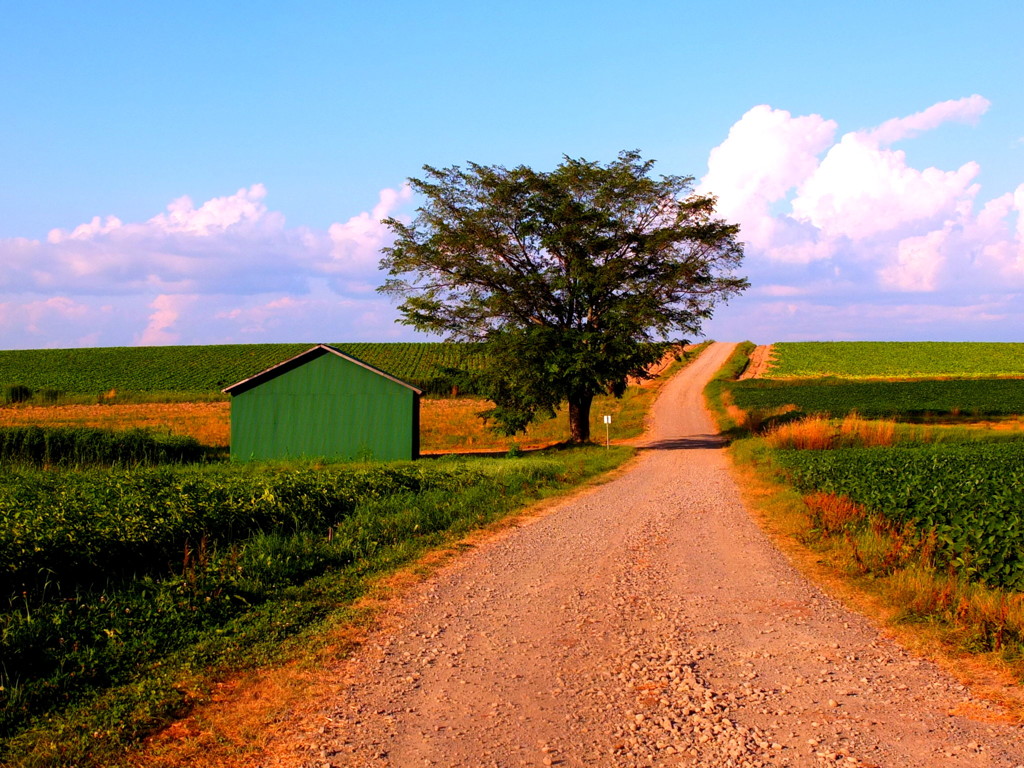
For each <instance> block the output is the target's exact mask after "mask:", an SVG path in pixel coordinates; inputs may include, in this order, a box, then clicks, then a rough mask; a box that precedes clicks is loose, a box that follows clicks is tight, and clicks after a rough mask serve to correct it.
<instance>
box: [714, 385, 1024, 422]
mask: <svg viewBox="0 0 1024 768" xmlns="http://www.w3.org/2000/svg"><path fill="white" fill-rule="evenodd" d="M729 391H730V392H731V393H732V399H733V402H734V403H735V404H736V406H737V407H739V408H742V409H744V410H747V411H752V410H755V409H756V410H761V411H773V410H779V409H783V408H786V407H787V406H792V407H793V408H795V411H794V413H793V414H790V416H789V417H790V418H793V417H794V416H796V415H799V414H806V415H812V414H828V415H830V416H833V417H836V418H839V417H843V416H847V415H848V414H850V413H853V412H856V413H857V414H858V415H860V416H863V417H869V418H893V419H897V420H901V421H919V420H927V419H930V418H934V417H958V418H973V419H982V418H991V417H1003V416H1011V415H1015V414H1024V378H1021V379H921V380H918V381H863V380H848V379H818V380H814V379H810V380H807V379H801V380H792V381H787V380H767V381H766V380H762V379H747V380H746V381H737V382H732V383H730V384H729ZM790 410H792V409H790Z"/></svg>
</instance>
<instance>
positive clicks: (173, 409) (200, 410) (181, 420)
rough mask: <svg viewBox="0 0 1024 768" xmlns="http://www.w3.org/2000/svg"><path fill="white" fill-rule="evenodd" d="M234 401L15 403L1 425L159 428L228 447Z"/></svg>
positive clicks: (0, 411)
mask: <svg viewBox="0 0 1024 768" xmlns="http://www.w3.org/2000/svg"><path fill="white" fill-rule="evenodd" d="M230 405H231V404H230V403H227V402H212V403H115V404H111V405H98V404H94V405H53V406H14V407H7V408H0V426H5V427H21V426H39V427H100V428H103V429H136V428H145V429H158V430H167V431H168V432H172V433H174V434H177V435H188V436H190V437H194V438H195V439H196V440H198V441H199V442H201V443H202V444H203V445H209V446H212V447H215V448H227V446H228V442H229V439H230V435H231V420H230Z"/></svg>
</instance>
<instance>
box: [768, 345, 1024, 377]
mask: <svg viewBox="0 0 1024 768" xmlns="http://www.w3.org/2000/svg"><path fill="white" fill-rule="evenodd" d="M773 354H774V364H773V365H772V367H771V369H770V370H769V371H768V372H767V373H766V374H765V375H764V378H773V379H777V378H811V377H819V376H836V377H840V378H932V377H985V376H1021V377H1024V344H1011V343H985V342H881V341H813V342H793V343H790V342H786V343H778V344H775V345H774V346H773Z"/></svg>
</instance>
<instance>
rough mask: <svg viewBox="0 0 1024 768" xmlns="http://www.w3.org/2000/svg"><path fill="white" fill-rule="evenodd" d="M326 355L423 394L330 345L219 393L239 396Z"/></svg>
mask: <svg viewBox="0 0 1024 768" xmlns="http://www.w3.org/2000/svg"><path fill="white" fill-rule="evenodd" d="M327 354H330V355H337V356H338V357H340V358H343V359H345V360H348V361H349V362H350V363H355V364H356V365H358V366H360V367H362V368H365V369H366V370H368V371H372V372H373V373H376V374H377V375H378V376H383V377H384V378H385V379H390V380H391V381H393V382H395V383H396V384H401V385H402V386H403V387H406V388H407V389H411V390H412V391H413V392H415V393H416V394H417V395H422V394H423V390H421V389H417V388H416V387H414V386H413V385H412V384H409V383H408V382H405V381H402V380H401V379H396V378H395V377H394V376H392V375H391V374H390V373H385V372H384V371H382V370H381V369H380V368H375V367H374V366H372V365H370V364H369V363H364V362H363V361H362V360H360V359H359V358H357V357H352V355H346V354H345V353H344V352H342V351H341V350H340V349H336V348H335V347H332V346H331V345H330V344H317V345H316V346H315V347H310V348H309V349H307V350H306V351H305V352H300V353H299V354H297V355H295V357H289V358H288V359H287V360H285V361H284V362H281V363H278V364H277V365H272V366H271V367H269V368H267V369H266V370H265V371H260V372H259V373H257V374H255V375H254V376H250V377H249V378H247V379H242V380H241V381H239V382H236V383H235V384H232V385H231V386H229V387H224V389H222V390H221V392H224V393H225V394H228V395H240V394H242V393H243V392H246V391H248V390H250V389H252V388H253V387H258V386H259V385H260V384H262V383H263V382H265V381H269V380H270V379H273V378H275V377H277V376H280V375H281V374H282V373H288V371H292V370H295V369H296V368H298V367H299V366H301V365H305V364H306V363H308V362H309V361H310V360H315V359H316V358H318V357H321V356H323V355H327Z"/></svg>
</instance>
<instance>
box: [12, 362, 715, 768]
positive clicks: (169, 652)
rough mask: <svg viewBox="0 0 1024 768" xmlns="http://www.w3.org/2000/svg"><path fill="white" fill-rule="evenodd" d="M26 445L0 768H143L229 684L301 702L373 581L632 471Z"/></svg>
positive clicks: (631, 398) (445, 458)
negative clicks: (272, 681) (266, 682)
mask: <svg viewBox="0 0 1024 768" xmlns="http://www.w3.org/2000/svg"><path fill="white" fill-rule="evenodd" d="M694 354H696V353H694ZM688 359H690V358H687V357H684V358H683V359H682V360H680V361H677V362H676V363H675V364H674V366H673V367H670V368H669V370H668V371H666V373H665V374H664V375H665V376H666V377H667V376H669V375H671V374H672V373H674V372H675V371H676V370H678V368H679V367H680V366H682V365H684V364H685V362H686V361H687V360H688ZM658 386H659V385H658V384H657V383H654V385H653V386H648V387H645V388H635V389H636V391H635V392H633V391H632V390H631V391H630V393H628V394H627V397H626V398H625V399H624V401H623V402H622V407H621V408H619V409H618V410H616V411H615V413H616V414H617V415H616V419H617V422H616V427H617V429H616V431H620V432H621V433H622V434H623V435H624V436H626V437H628V436H629V435H630V434H631V433H632V434H637V433H639V432H640V431H641V429H642V425H643V422H644V418H645V415H646V409H647V408H648V407H649V404H650V402H651V401H652V400H653V397H654V393H655V392H656V391H657V388H658ZM598 418H600V417H599V416H598ZM29 429H30V430H34V431H32V432H31V434H32V435H34V436H35V437H36V438H40V436H42V437H41V438H40V439H41V442H40V439H37V440H36V441H35V442H33V441H32V440H26V439H25V438H24V433H19V434H21V435H22V437H21V438H19V439H20V441H21V442H20V443H18V445H20V446H21V447H20V448H18V449H17V450H20V451H21V452H22V453H21V454H19V455H15V453H16V451H15V448H12V449H11V451H8V452H7V453H4V454H3V456H4V458H3V461H4V465H5V466H4V469H5V472H4V480H3V482H0V562H2V563H3V570H2V572H0V588H2V590H3V592H4V594H5V596H6V597H7V600H6V601H5V605H4V610H3V612H2V614H0V622H2V624H0V627H2V640H0V642H2V656H3V659H4V665H3V667H2V668H0V704H2V707H0V763H2V764H3V765H10V766H71V765H74V766H83V767H84V766H99V765H102V766H118V765H133V764H139V762H138V760H139V759H140V758H138V756H137V754H135V756H133V754H134V752H133V751H135V750H138V749H140V746H139V745H140V744H141V743H142V742H143V741H144V740H146V739H149V738H153V735H154V734H157V733H159V732H161V731H162V729H164V728H165V727H166V726H167V725H168V724H169V723H172V722H175V721H179V720H180V719H181V718H183V717H186V716H188V715H189V713H196V712H201V711H203V708H204V707H206V706H208V705H211V702H213V701H214V699H218V700H219V701H217V703H216V706H218V707H223V706H225V704H224V702H223V701H222V700H221V699H223V692H224V691H225V690H228V689H231V688H232V686H233V685H235V684H236V682H237V681H238V680H241V679H243V678H245V679H253V677H254V676H255V677H257V678H258V677H260V676H263V675H267V674H270V675H273V674H278V678H277V679H278V680H280V679H282V677H283V678H288V680H289V682H288V683H287V684H286V685H285V686H284V687H285V688H287V689H288V690H290V691H292V692H294V691H295V690H296V688H301V686H302V680H303V679H305V672H304V671H303V670H304V669H308V665H310V664H315V663H316V659H318V658H320V656H319V654H324V653H327V654H331V653H336V652H337V648H338V647H343V646H344V644H345V642H346V640H345V638H348V637H351V636H352V634H353V633H354V632H357V631H358V627H360V626H364V625H365V624H366V623H367V622H368V621H372V615H373V611H372V610H370V609H369V608H367V607H366V602H365V598H366V596H367V595H368V594H371V593H372V592H373V591H374V590H376V589H378V587H377V586H375V585H378V584H380V583H381V580H382V579H391V578H394V577H395V575H396V574H398V573H401V572H403V571H404V570H408V569H409V568H417V567H421V566H417V565H416V564H417V563H420V564H422V563H424V562H426V561H424V560H423V559H422V558H424V557H427V561H430V560H431V559H432V558H434V559H436V557H437V555H436V554H431V553H437V552H443V551H449V550H450V548H451V547H452V546H453V545H454V544H455V543H456V542H458V541H460V540H461V539H463V537H465V536H467V535H468V534H470V533H471V532H473V531H479V530H481V529H487V528H488V527H490V526H501V525H503V524H504V523H503V522H502V521H503V520H507V519H508V518H509V516H513V517H514V516H515V515H516V514H518V513H519V512H521V511H522V510H524V509H526V508H527V507H529V506H530V505H532V504H535V503H536V502H538V501H540V500H542V499H545V498H547V497H550V496H555V495H560V494H564V493H567V492H570V491H572V490H574V489H577V488H579V487H581V486H582V485H585V484H587V483H590V482H594V481H595V480H596V479H597V478H599V477H600V476H601V475H602V474H603V473H607V472H608V471H609V470H611V469H614V468H615V467H618V466H620V465H622V464H623V463H624V462H626V461H627V460H628V459H629V458H630V457H631V456H633V455H634V449H633V448H632V447H629V446H621V445H619V446H617V445H614V444H612V445H611V446H610V447H606V446H605V445H600V446H598V445H593V446H586V447H579V448H561V447H555V448H551V449H548V450H539V451H538V450H514V451H509V452H508V455H499V456H480V457H474V456H468V455H442V456H437V457H434V458H424V459H420V460H418V461H415V462H402V461H398V462H388V463H379V462H378V463H362V464H360V463H354V464H352V463H350V464H336V463H328V462H323V461H320V460H307V461H290V462H285V461H278V462H266V461H264V462H259V461H255V462H249V463H227V462H225V461H224V460H223V455H222V454H221V455H220V456H219V457H216V460H212V461H207V462H206V463H189V462H191V461H192V459H191V458H189V457H188V456H187V455H186V456H184V457H179V456H177V455H171V454H170V453H168V451H169V450H170V449H168V448H166V447H165V443H168V441H165V440H163V438H160V437H159V435H157V436H155V437H154V436H153V435H152V434H150V433H145V434H147V435H149V437H150V438H152V439H151V441H150V442H146V441H144V440H141V439H139V436H138V435H136V436H135V438H134V439H135V443H133V445H135V444H137V445H141V446H143V448H141V449H138V450H141V451H142V453H143V454H145V455H144V456H143V458H144V459H145V460H141V459H138V460H137V459H136V458H135V457H134V455H133V456H127V454H125V455H122V454H118V453H117V452H116V451H114V452H108V454H105V455H99V454H96V453H95V452H94V454H88V460H86V452H87V450H91V448H89V446H91V445H93V442H95V439H94V437H90V436H95V435H100V434H101V435H103V436H104V439H107V438H111V439H114V438H116V437H117V436H118V435H120V436H122V437H124V438H125V439H127V437H130V436H132V435H133V434H134V433H126V432H116V431H115V432H111V431H109V430H96V429H79V430H78V431H77V434H78V437H79V439H78V443H80V444H81V445H80V446H79V447H75V446H76V442H75V440H71V439H64V438H63V437H60V435H63V434H64V433H59V430H54V429H52V428H40V427H33V428H29ZM0 431H2V430H0ZM71 432H75V430H71ZM58 433H59V434H58ZM12 434H13V433H12ZM90 440H93V442H90ZM100 442H102V441H100ZM114 442H115V444H116V443H117V440H116V439H115V440H114ZM129 442H131V441H130V440H129ZM15 443H16V441H15V440H14V438H11V439H10V440H8V441H7V443H5V445H7V444H9V445H11V446H15ZM179 443H180V446H179ZM37 444H41V445H43V446H44V447H45V450H46V453H45V455H43V458H42V460H41V461H39V460H37V459H38V458H39V457H38V456H36V454H38V450H36V449H35V448H33V446H36V445H37ZM169 444H170V445H171V446H172V447H176V450H179V452H180V451H181V450H186V449H190V448H195V447H196V446H198V443H196V441H194V440H188V439H185V440H178V441H176V439H171V440H169ZM26 446H28V447H26ZM82 446H84V447H82ZM151 446H155V447H151ZM182 446H183V447H182ZM200 447H201V446H200ZM33 451H35V453H33ZM60 451H65V452H66V456H64V457H63V458H62V456H61V455H60ZM76 451H77V452H76ZM146 451H148V453H146ZM160 451H163V453H161V452H160ZM126 456H127V457H126ZM65 465H66V466H65ZM281 670H285V672H280V671H281ZM289 670H290V671H289ZM275 671H276V672H275ZM176 733H178V731H175V730H173V729H172V730H171V731H166V732H165V735H164V736H163V737H161V738H155V740H154V741H153V742H152V744H153V745H155V746H153V747H152V749H156V750H157V751H160V752H161V754H162V755H164V757H160V758H159V759H160V760H166V761H168V762H166V763H165V764H168V765H172V764H175V759H176V758H174V757H173V755H174V754H175V753H176V751H177V750H181V749H188V748H190V747H189V745H190V744H192V743H193V741H190V740H188V739H186V741H188V744H186V743H184V742H180V741H179V740H178V739H177V738H176V737H175V734H176ZM222 736H223V734H213V735H211V738H212V739H213V741H214V742H216V741H217V740H218V739H220V738H221V737H222ZM224 738H225V739H227V741H226V742H225V743H228V744H229V745H230V744H232V743H233V742H231V741H230V739H229V738H227V737H224ZM213 746H214V745H212V744H207V747H209V748H213ZM228 748H229V749H230V748H233V747H230V746H229V747H228ZM238 748H239V749H242V748H244V747H241V746H239V747H238ZM154 754H155V753H154ZM167 755H171V756H170V757H167ZM153 759H154V760H156V759H157V758H156V757H154V758H153ZM144 762H145V764H156V763H150V762H149V758H145V760H144Z"/></svg>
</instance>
